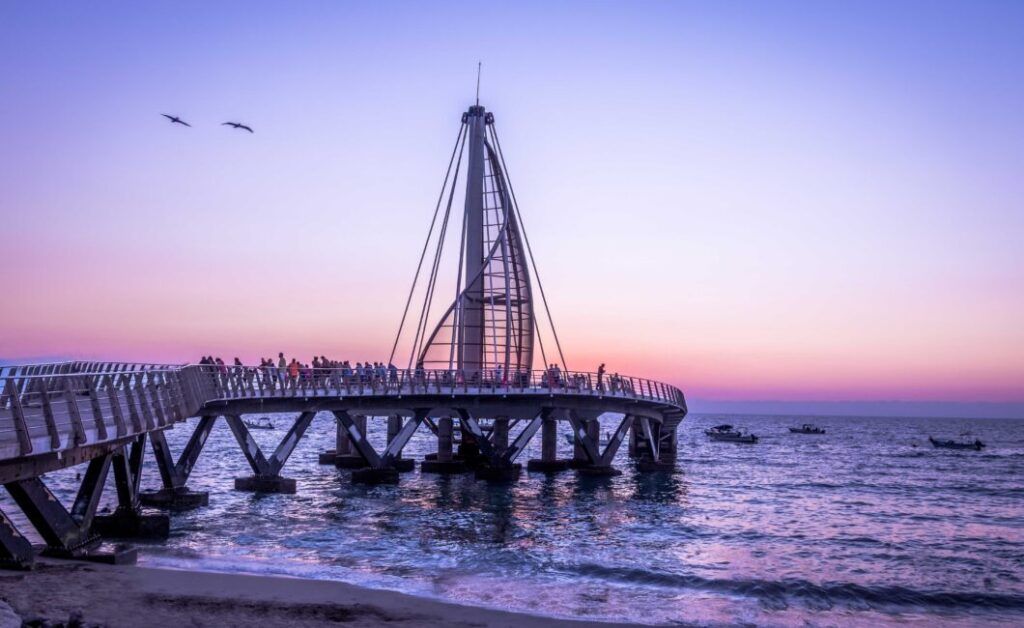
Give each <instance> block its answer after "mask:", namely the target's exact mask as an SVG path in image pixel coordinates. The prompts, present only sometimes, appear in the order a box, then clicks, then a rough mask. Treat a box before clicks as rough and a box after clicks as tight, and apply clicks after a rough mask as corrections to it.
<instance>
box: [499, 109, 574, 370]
mask: <svg viewBox="0 0 1024 628" xmlns="http://www.w3.org/2000/svg"><path fill="white" fill-rule="evenodd" d="M491 136H492V137H493V138H494V143H495V146H496V147H497V149H498V157H499V159H501V169H502V171H503V172H504V173H505V179H506V182H507V184H508V190H509V194H511V196H512V208H513V210H514V211H515V214H516V219H517V220H518V223H519V230H520V231H522V233H523V240H524V241H525V243H526V251H527V254H528V255H529V256H530V266H531V267H532V268H533V276H534V278H535V279H536V280H537V287H538V288H540V298H541V301H543V303H544V311H545V312H546V313H547V317H548V324H549V325H550V326H551V335H552V336H553V337H554V339H555V346H556V347H557V348H558V357H559V359H560V360H561V361H562V370H564V371H568V370H569V368H568V366H567V365H566V362H565V354H564V353H563V352H562V343H561V342H560V341H559V339H558V331H557V330H556V329H555V320H554V318H552V316H551V309H550V308H549V307H548V299H547V296H546V295H545V293H544V284H543V283H542V282H541V279H540V273H539V272H538V271H537V260H536V259H535V258H534V256H533V247H531V246H530V236H529V235H527V233H526V227H525V226H523V216H522V214H521V213H520V211H519V201H517V200H516V192H515V189H514V188H513V187H512V179H511V177H509V174H508V167H507V166H506V165H505V155H504V153H503V152H502V150H501V140H499V139H498V132H497V130H496V129H495V128H494V124H493V123H492V124H491ZM534 320H536V317H535V318H534ZM537 337H538V338H540V329H537ZM542 352H543V351H542ZM544 362H545V366H546V364H547V358H545V359H544Z"/></svg>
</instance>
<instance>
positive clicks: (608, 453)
mask: <svg viewBox="0 0 1024 628" xmlns="http://www.w3.org/2000/svg"><path fill="white" fill-rule="evenodd" d="M632 423H633V417H632V416H631V415H629V414H627V415H626V416H624V417H622V422H621V423H619V428H618V429H617V430H615V433H614V434H612V438H611V440H609V441H608V444H607V445H605V448H604V453H602V454H601V466H602V467H607V466H611V464H612V459H613V458H615V454H616V453H618V451H619V445H621V444H622V441H623V440H624V439H625V438H626V434H627V433H628V432H629V426H630V425H632Z"/></svg>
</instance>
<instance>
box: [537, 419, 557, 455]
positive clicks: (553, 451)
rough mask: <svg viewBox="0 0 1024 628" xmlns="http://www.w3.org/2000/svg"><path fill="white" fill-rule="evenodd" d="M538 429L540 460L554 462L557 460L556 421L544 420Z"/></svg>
mask: <svg viewBox="0 0 1024 628" xmlns="http://www.w3.org/2000/svg"><path fill="white" fill-rule="evenodd" d="M540 429H541V432H540V459H541V460H543V461H544V462H554V461H555V460H557V459H558V420H557V419H550V418H549V419H544V422H543V423H542V424H541V428H540Z"/></svg>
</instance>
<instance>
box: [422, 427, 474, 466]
mask: <svg viewBox="0 0 1024 628" xmlns="http://www.w3.org/2000/svg"><path fill="white" fill-rule="evenodd" d="M453 441H454V421H453V420H452V418H451V417H442V418H440V419H438V420H437V457H436V458H434V459H433V460H424V461H423V462H421V463H420V471H421V472H422V473H465V472H466V471H468V470H469V469H467V468H466V464H465V463H464V462H463V461H461V460H455V458H454V456H453V455H452V444H453Z"/></svg>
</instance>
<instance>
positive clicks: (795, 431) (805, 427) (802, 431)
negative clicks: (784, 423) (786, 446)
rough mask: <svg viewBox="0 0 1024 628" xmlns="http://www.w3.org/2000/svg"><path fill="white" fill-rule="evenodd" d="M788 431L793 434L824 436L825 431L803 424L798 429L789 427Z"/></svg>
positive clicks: (815, 426)
mask: <svg viewBox="0 0 1024 628" xmlns="http://www.w3.org/2000/svg"><path fill="white" fill-rule="evenodd" d="M789 431H790V432H792V433H793V434H824V433H825V430H824V429H822V428H820V427H818V426H817V425H811V424H810V423H804V424H803V425H801V426H800V427H791V428H789Z"/></svg>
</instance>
